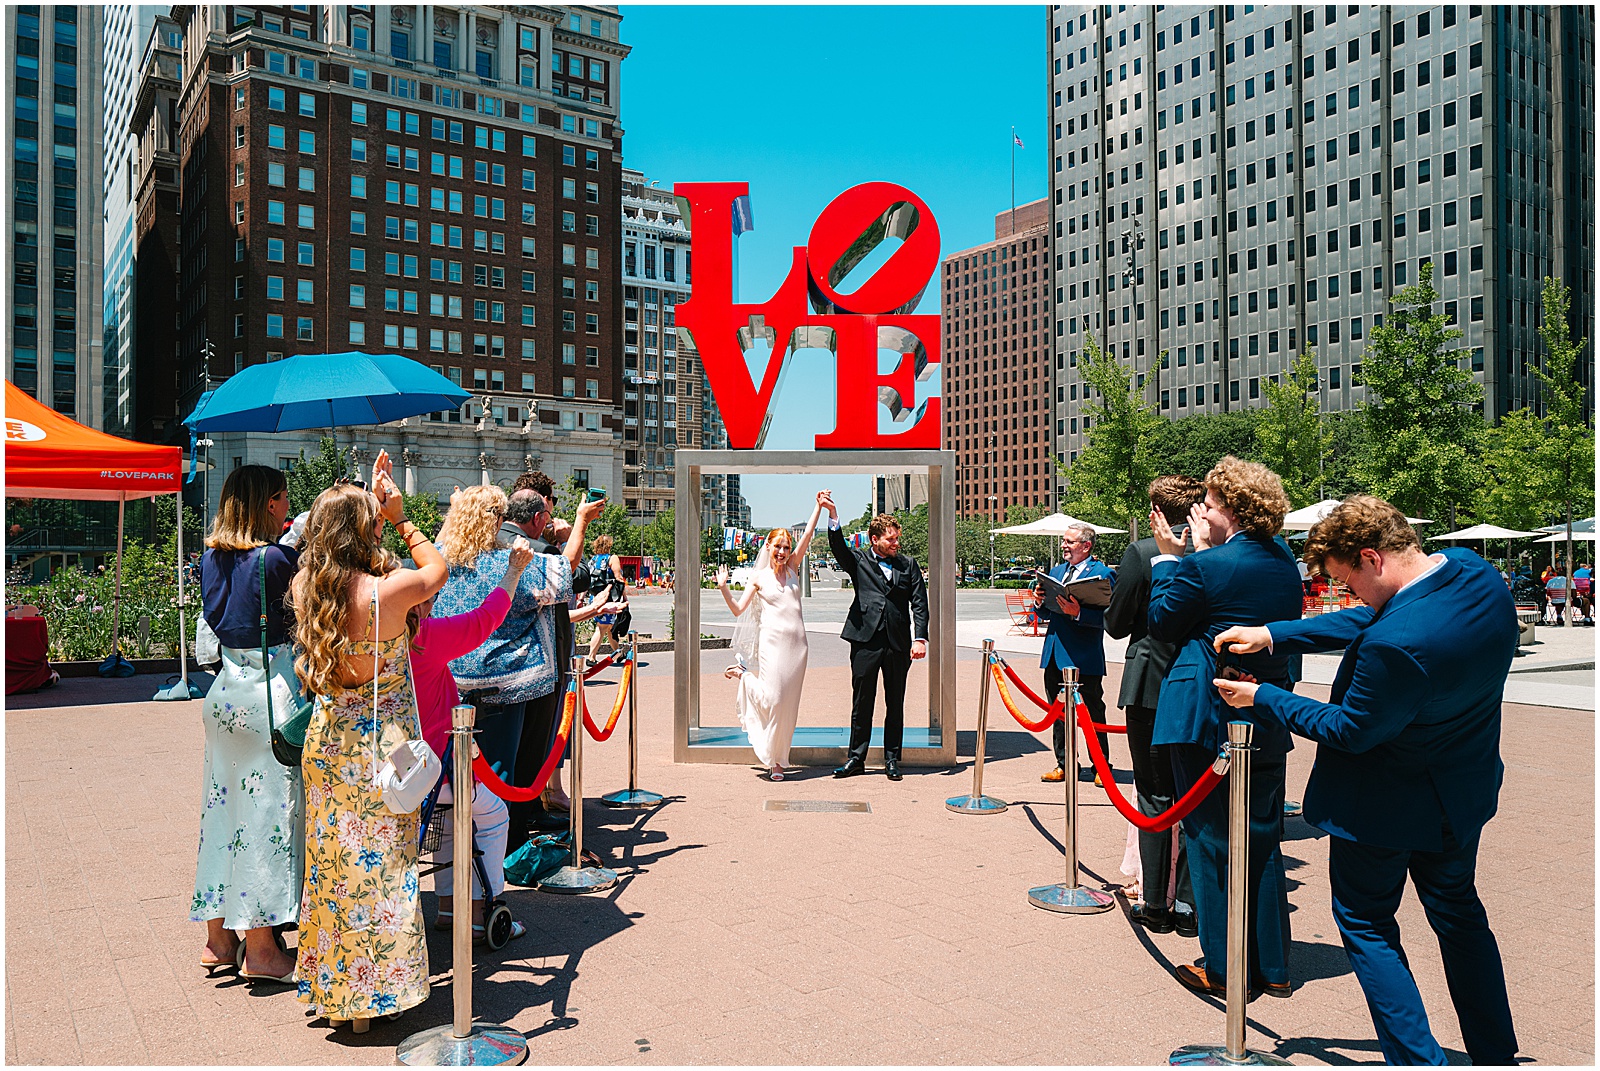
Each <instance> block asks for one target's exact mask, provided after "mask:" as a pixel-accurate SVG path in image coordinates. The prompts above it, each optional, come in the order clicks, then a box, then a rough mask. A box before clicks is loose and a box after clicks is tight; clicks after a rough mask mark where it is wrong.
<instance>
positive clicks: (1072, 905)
mask: <svg viewBox="0 0 1600 1071" xmlns="http://www.w3.org/2000/svg"><path fill="white" fill-rule="evenodd" d="M1061 683H1062V685H1063V687H1064V688H1065V689H1066V700H1065V702H1066V707H1065V709H1064V710H1063V711H1062V715H1061V716H1062V718H1064V719H1065V720H1066V731H1067V762H1066V763H1065V765H1063V766H1062V770H1063V771H1064V772H1065V773H1066V776H1065V777H1064V778H1062V780H1063V781H1064V782H1065V784H1066V804H1067V806H1066V822H1065V825H1064V827H1063V831H1062V837H1061V843H1062V846H1063V847H1064V848H1065V849H1066V850H1065V852H1064V853H1063V854H1064V855H1065V856H1066V866H1067V878H1066V881H1064V882H1063V883H1062V884H1060V885H1040V886H1038V887H1037V888H1033V889H1029V890H1028V902H1029V903H1031V904H1032V905H1033V906H1034V907H1042V908H1044V909H1045V910H1046V911H1060V912H1062V913H1063V914H1068V915H1095V914H1099V913H1100V912H1102V911H1109V910H1111V906H1112V905H1113V904H1115V903H1116V901H1115V900H1113V899H1112V898H1111V897H1110V896H1107V895H1106V894H1105V893H1103V892H1100V891H1099V890H1098V889H1091V888H1089V887H1088V886H1085V885H1081V884H1079V883H1078V733H1077V729H1076V723H1077V713H1078V670H1077V667H1075V666H1068V667H1067V668H1065V669H1063V670H1062V671H1061Z"/></svg>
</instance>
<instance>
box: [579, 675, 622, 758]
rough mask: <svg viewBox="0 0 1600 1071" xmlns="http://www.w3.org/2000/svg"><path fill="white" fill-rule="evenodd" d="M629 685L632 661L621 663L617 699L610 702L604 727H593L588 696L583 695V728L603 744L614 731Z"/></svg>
mask: <svg viewBox="0 0 1600 1071" xmlns="http://www.w3.org/2000/svg"><path fill="white" fill-rule="evenodd" d="M631 687H633V663H632V662H624V663H623V665H622V684H621V686H620V687H618V688H617V701H616V702H615V703H614V704H612V707H611V717H610V718H609V719H608V720H607V721H606V727H605V728H604V729H597V728H595V724H594V721H593V720H591V719H590V717H589V701H588V697H587V696H585V697H584V703H583V725H584V728H586V729H588V730H589V735H590V736H592V737H594V738H595V739H596V740H598V741H599V742H600V743H602V744H603V743H605V742H606V741H607V740H609V739H611V734H612V733H614V732H616V729H617V718H618V717H619V716H620V715H621V714H622V704H623V703H624V702H626V701H627V698H628V689H629V688H631Z"/></svg>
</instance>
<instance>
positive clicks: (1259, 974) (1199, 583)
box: [1149, 456, 1300, 997]
mask: <svg viewBox="0 0 1600 1071" xmlns="http://www.w3.org/2000/svg"><path fill="white" fill-rule="evenodd" d="M1204 482H1205V487H1206V497H1205V500H1204V502H1202V503H1200V504H1197V505H1196V506H1195V507H1194V508H1193V509H1192V510H1191V511H1190V513H1189V531H1190V532H1191V534H1192V535H1193V537H1194V546H1195V552H1194V553H1193V554H1189V555H1188V556H1186V557H1182V558H1180V557H1179V555H1181V554H1182V553H1183V538H1182V536H1179V535H1175V534H1174V533H1173V531H1172V525H1171V524H1170V523H1169V522H1168V521H1167V518H1166V517H1165V516H1164V515H1163V514H1162V513H1161V511H1160V510H1155V509H1153V510H1151V511H1150V527H1151V530H1152V532H1153V533H1154V534H1155V538H1156V546H1157V549H1158V550H1159V551H1160V553H1159V554H1158V555H1157V556H1156V557H1155V558H1153V559H1152V560H1151V563H1150V611H1149V613H1150V637H1151V638H1152V639H1155V640H1162V641H1165V642H1167V643H1175V644H1178V645H1179V648H1178V655H1177V657H1176V658H1175V659H1174V660H1173V663H1172V668H1171V669H1169V670H1167V677H1166V680H1165V681H1164V682H1162V685H1161V697H1160V699H1158V700H1157V703H1156V721H1155V732H1154V734H1153V739H1152V741H1151V743H1152V744H1154V745H1156V746H1160V745H1163V744H1169V745H1172V746H1171V748H1170V750H1169V753H1170V754H1171V756H1172V773H1173V781H1174V785H1173V788H1174V791H1176V792H1177V794H1178V795H1180V796H1181V795H1183V794H1184V793H1185V792H1187V791H1188V790H1189V788H1190V786H1192V785H1193V784H1194V783H1195V781H1196V780H1197V779H1198V778H1199V777H1200V775H1201V774H1202V773H1203V772H1204V771H1205V770H1206V768H1207V767H1209V766H1210V765H1211V763H1212V762H1213V760H1215V759H1216V757H1217V749H1218V747H1219V746H1220V745H1221V744H1222V743H1223V742H1224V741H1225V740H1226V739H1227V724H1228V721H1229V720H1231V719H1235V718H1239V717H1247V716H1249V712H1248V711H1232V710H1230V709H1229V707H1228V705H1227V704H1226V703H1224V702H1223V700H1222V696H1221V695H1220V694H1218V692H1217V689H1216V688H1215V687H1214V686H1213V685H1212V680H1213V679H1214V678H1216V677H1217V676H1218V674H1219V672H1220V673H1222V674H1224V675H1240V676H1246V675H1247V676H1248V677H1250V678H1253V679H1255V680H1258V681H1263V682H1271V683H1273V684H1279V685H1281V686H1282V687H1284V688H1292V687H1293V682H1292V681H1291V680H1290V676H1289V658H1288V655H1286V654H1284V653H1282V652H1279V653H1277V654H1274V653H1272V652H1270V651H1261V652H1259V653H1256V654H1248V655H1244V656H1242V657H1239V658H1238V659H1237V662H1238V664H1237V665H1231V664H1230V665H1228V666H1226V667H1220V668H1219V667H1218V666H1217V658H1216V654H1215V652H1214V651H1213V650H1212V647H1211V641H1212V640H1213V639H1215V638H1216V636H1217V634H1218V633H1220V632H1222V630H1223V629H1226V628H1229V627H1231V626H1234V625H1265V624H1266V623H1267V622H1269V621H1285V620H1293V619H1295V618H1298V617H1299V616H1300V570H1299V569H1298V567H1297V566H1296V565H1295V559H1294V555H1293V554H1292V553H1291V552H1290V550H1289V546H1288V544H1287V543H1285V542H1284V541H1283V540H1282V539H1279V538H1277V534H1278V530H1279V529H1280V528H1281V527H1282V526H1283V517H1284V514H1285V513H1287V512H1288V511H1289V499H1288V497H1287V496H1286V495H1285V494H1284V493H1283V483H1282V481H1281V480H1279V479H1278V476H1277V474H1276V473H1274V472H1273V471H1272V470H1271V469H1269V468H1267V467H1266V466H1265V465H1258V464H1255V463H1253V462H1249V461H1241V460H1239V459H1238V458H1236V457H1232V456H1228V457H1224V458H1223V459H1222V460H1221V461H1219V462H1217V464H1216V466H1215V467H1214V468H1213V469H1212V470H1211V471H1210V472H1208V473H1207V474H1206V478H1205V481H1204ZM1235 679H1237V676H1236V677H1235ZM1254 743H1255V746H1256V752H1255V758H1254V759H1253V760H1252V761H1253V763H1254V769H1253V771H1252V776H1251V779H1250V800H1249V808H1250V873H1249V874H1248V875H1247V878H1248V881H1249V892H1248V896H1249V904H1250V922H1251V926H1250V934H1249V937H1248V941H1247V949H1248V956H1247V965H1248V968H1249V977H1248V982H1247V985H1248V987H1249V991H1250V993H1252V994H1256V993H1260V992H1265V993H1267V994H1268V995H1269V996H1275V997H1287V996H1288V995H1289V994H1290V982H1289V966H1288V949H1289V906H1288V900H1287V898H1286V892H1285V888H1284V882H1283V879H1282V874H1283V859H1282V855H1281V854H1280V852H1279V850H1278V842H1279V841H1280V840H1281V839H1282V836H1283V778H1284V765H1285V758H1286V756H1287V754H1288V752H1289V748H1290V747H1291V746H1292V745H1291V743H1290V741H1289V733H1288V730H1287V729H1285V728H1284V727H1283V725H1282V723H1281V722H1275V721H1272V720H1270V719H1266V720H1262V721H1260V722H1258V723H1257V724H1256V729H1255V740H1254ZM1183 829H1184V833H1185V834H1187V836H1188V838H1189V876H1190V879H1191V880H1192V882H1193V885H1194V894H1195V913H1196V915H1197V916H1198V921H1199V924H1200V948H1201V951H1202V952H1204V953H1205V966H1204V967H1192V966H1189V965H1188V964H1182V965H1180V966H1179V967H1178V968H1177V969H1176V970H1175V971H1174V972H1173V973H1174V974H1175V975H1176V976H1177V979H1178V981H1179V982H1181V983H1182V984H1183V985H1185V986H1186V987H1188V988H1189V989H1192V990H1196V991H1198V992H1202V993H1212V994H1221V993H1225V992H1226V982H1227V979H1226V977H1225V976H1226V974H1227V967H1228V956H1227V948H1226V944H1227V940H1226V938H1227V921H1228V911H1227V895H1226V885H1227V874H1228V795H1227V790H1226V789H1224V788H1220V787H1219V789H1218V790H1217V791H1215V792H1213V793H1211V794H1210V795H1209V796H1207V797H1206V798H1205V800H1204V801H1203V802H1202V803H1201V804H1200V806H1199V807H1196V808H1195V809H1194V811H1193V812H1191V813H1190V815H1189V817H1188V818H1185V819H1184V820H1183Z"/></svg>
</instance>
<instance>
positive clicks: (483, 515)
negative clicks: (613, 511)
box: [433, 485, 572, 781]
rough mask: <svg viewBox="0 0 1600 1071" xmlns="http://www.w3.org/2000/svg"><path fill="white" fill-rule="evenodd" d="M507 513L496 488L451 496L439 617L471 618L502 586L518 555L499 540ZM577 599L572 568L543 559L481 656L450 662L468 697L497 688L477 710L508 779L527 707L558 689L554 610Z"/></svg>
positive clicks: (483, 745)
mask: <svg viewBox="0 0 1600 1071" xmlns="http://www.w3.org/2000/svg"><path fill="white" fill-rule="evenodd" d="M505 513H506V494H505V492H504V491H502V490H501V489H500V488H498V487H495V486H493V485H483V486H478V487H468V488H466V489H464V490H458V491H456V493H455V494H453V495H451V496H450V512H449V514H448V515H447V516H446V517H445V521H444V527H443V528H441V529H440V531H439V552H440V553H441V554H443V555H444V560H445V561H446V563H448V564H449V566H450V579H449V580H447V581H445V585H444V590H443V591H441V592H439V596H438V598H437V599H435V600H434V606H433V612H434V614H435V615H436V616H439V617H449V616H453V615H455V614H462V613H467V612H469V611H471V610H476V609H477V608H478V607H479V606H482V605H483V600H484V599H486V598H488V596H489V593H490V592H491V591H493V590H494V589H495V588H496V587H498V586H499V584H500V579H501V577H502V576H504V575H505V571H506V563H507V561H508V560H509V557H510V554H511V551H510V550H509V549H508V548H506V547H501V546H498V545H497V543H496V535H497V534H498V532H499V530H500V525H501V522H502V521H503V520H504V518H505ZM571 598H572V566H571V565H570V564H569V563H568V561H567V559H566V558H564V557H561V556H559V555H554V554H536V555H534V558H533V561H532V562H531V563H529V565H528V567H527V568H526V569H525V570H524V571H523V573H522V581H521V583H519V584H518V585H517V590H516V593H515V594H514V595H513V596H512V599H511V611H510V612H509V613H508V614H506V619H505V622H504V623H503V624H501V625H500V627H499V628H497V629H495V630H494V632H492V633H491V634H490V635H489V638H488V639H487V640H485V641H484V643H483V645H482V646H480V647H479V648H478V649H477V650H475V651H473V652H471V653H469V654H465V655H462V656H461V657H460V658H457V659H456V660H454V661H453V662H451V663H450V671H451V673H453V674H454V675H455V678H456V683H457V685H458V686H459V687H460V689H461V691H463V692H466V691H470V690H471V689H474V688H498V689H499V691H498V692H496V693H495V694H494V696H493V698H492V701H490V702H487V703H479V704H478V717H477V726H478V730H479V732H478V747H479V749H480V750H481V751H482V752H483V755H484V757H485V758H486V759H488V760H489V764H490V765H491V766H493V767H494V769H495V772H496V773H497V774H499V775H500V776H501V777H502V778H504V779H505V780H507V781H510V780H511V779H512V777H513V775H514V772H515V770H516V765H517V742H518V741H519V740H520V739H521V737H522V718H523V713H524V710H525V708H526V705H527V702H528V700H530V699H537V698H539V697H540V696H544V695H549V694H550V693H551V692H552V691H554V690H555V686H556V680H557V678H558V676H559V668H560V667H559V665H558V663H557V659H558V658H561V657H563V656H565V654H566V652H563V651H558V650H556V626H555V615H554V614H553V613H552V612H551V610H550V607H552V606H553V605H555V604H556V603H558V602H561V603H564V602H567V601H568V600H570V599H571Z"/></svg>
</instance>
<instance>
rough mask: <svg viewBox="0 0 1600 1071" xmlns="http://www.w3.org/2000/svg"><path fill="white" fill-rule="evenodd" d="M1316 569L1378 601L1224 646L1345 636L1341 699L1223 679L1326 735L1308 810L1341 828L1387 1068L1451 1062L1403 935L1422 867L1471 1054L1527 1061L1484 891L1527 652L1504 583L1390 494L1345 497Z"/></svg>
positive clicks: (1351, 905) (1291, 644) (1335, 874)
mask: <svg viewBox="0 0 1600 1071" xmlns="http://www.w3.org/2000/svg"><path fill="white" fill-rule="evenodd" d="M1305 558H1306V561H1307V562H1308V563H1310V564H1311V566H1312V567H1313V568H1317V569H1320V570H1321V571H1322V572H1323V573H1324V574H1326V575H1328V576H1330V577H1332V578H1334V579H1336V580H1340V581H1343V582H1344V583H1345V584H1347V585H1348V586H1349V587H1350V590H1351V591H1353V592H1354V593H1355V594H1356V595H1357V596H1358V597H1359V598H1360V599H1361V601H1362V602H1364V603H1366V606H1364V607H1357V608H1355V609H1351V610H1345V611H1343V612H1342V613H1337V614H1325V615H1321V616H1318V617H1312V618H1307V619H1306V620H1304V621H1301V620H1298V619H1296V620H1286V621H1279V622H1275V623H1273V624H1271V625H1269V626H1267V627H1265V628H1235V629H1229V630H1227V631H1225V632H1223V633H1221V634H1220V635H1218V636H1217V638H1216V644H1217V647H1218V648H1219V649H1220V648H1222V647H1223V646H1224V645H1228V646H1230V647H1231V648H1232V649H1233V650H1235V651H1241V652H1253V651H1262V650H1267V651H1272V652H1275V653H1277V654H1280V655H1281V654H1285V653H1288V652H1290V651H1297V652H1308V651H1321V650H1337V649H1339V648H1341V647H1342V648H1344V652H1345V653H1344V659H1343V661H1341V662H1340V664H1339V672H1338V675H1337V676H1336V677H1335V678H1334V682H1333V690H1332V696H1331V702H1328V703H1320V702H1317V701H1316V700H1314V699H1311V698H1309V697H1306V696H1301V695H1295V694H1294V693H1292V692H1288V691H1285V690H1284V689H1282V688H1278V687H1274V686H1273V685H1270V684H1261V685H1259V686H1258V685H1256V684H1253V683H1249V682H1238V683H1234V682H1229V681H1217V682H1216V686H1217V688H1218V690H1219V691H1220V692H1221V693H1222V695H1223V697H1224V698H1225V699H1226V700H1227V702H1229V703H1230V704H1232V705H1234V706H1250V705H1251V704H1252V703H1253V704H1254V713H1255V716H1256V718H1257V719H1258V720H1265V719H1266V718H1270V719H1272V720H1273V721H1274V722H1276V723H1277V724H1279V725H1282V726H1286V727H1287V728H1289V729H1290V730H1292V731H1294V732H1295V733H1298V734H1299V735H1301V736H1304V737H1307V738H1309V739H1312V740H1315V741H1316V742H1317V761H1316V765H1315V766H1314V767H1313V768H1312V771H1311V781H1310V783H1309V784H1308V785H1307V786H1306V798H1305V818H1306V821H1308V822H1310V823H1311V824H1312V825H1315V826H1317V827H1318V828H1320V829H1323V830H1325V831H1327V832H1328V833H1329V834H1331V836H1330V839H1329V841H1328V880H1329V885H1330V886H1331V890H1332V894H1333V895H1332V900H1333V916H1334V920H1335V921H1336V922H1337V923H1338V925H1339V934H1340V936H1341V937H1342V938H1343V940H1344V947H1345V951H1346V952H1348V953H1349V955H1350V965H1351V967H1352V968H1353V969H1354V971H1355V974H1356V978H1357V979H1358V980H1359V981H1360V982H1361V988H1362V990H1363V991H1365V993H1366V996H1367V1007H1368V1008H1369V1009H1370V1010H1371V1012H1372V1022H1373V1025H1374V1026H1375V1027H1376V1028H1377V1031H1378V1042H1379V1044H1380V1045H1381V1046H1382V1048H1383V1055H1384V1059H1385V1060H1386V1061H1388V1062H1389V1063H1391V1064H1443V1063H1445V1062H1446V1060H1445V1054H1444V1050H1443V1049H1441V1048H1440V1047H1439V1043H1438V1042H1437V1041H1436V1040H1434V1037H1433V1034H1432V1032H1431V1031H1430V1030H1429V1028H1428V1015H1427V1011H1426V1010H1425V1009H1424V1008H1423V1006H1422V996H1421V994H1420V993H1419V992H1418V991H1417V983H1416V981H1415V979H1414V978H1413V977H1412V974H1411V968H1410V967H1409V966H1408V965H1407V963H1406V955H1405V952H1404V950H1403V949H1402V948H1401V946H1400V927H1399V925H1398V924H1397V923H1396V922H1395V909H1396V908H1398V907H1399V905H1400V898H1401V896H1402V895H1403V894H1404V892H1405V882H1406V875H1407V874H1408V873H1409V874H1410V875H1411V880H1412V883H1413V884H1414V885H1415V886H1416V889H1417V898H1418V899H1419V900H1421V901H1422V907H1423V910H1424V911H1425V912H1426V913H1427V917H1428V924H1429V925H1430V926H1432V927H1433V931H1434V934H1435V935H1436V936H1437V937H1438V939H1439V951H1440V954H1441V955H1442V957H1443V959H1444V973H1445V980H1446V982H1448V983H1449V987H1450V999H1451V1002H1452V1003H1453V1004H1454V1005H1455V1009H1456V1017H1457V1019H1458V1020H1459V1021H1460V1025H1461V1036H1462V1039H1463V1040H1464V1041H1465V1042H1466V1046H1467V1055H1468V1056H1470V1057H1471V1058H1472V1062H1473V1063H1474V1064H1499V1065H1506V1064H1511V1063H1514V1062H1515V1058H1516V1054H1517V1038H1516V1033H1515V1031H1514V1030H1513V1029H1512V1025H1511V1005H1510V1003H1509V1001H1508V999H1507V997H1506V979H1505V970H1504V968H1503V967H1502V966H1501V962H1500V949H1499V947H1498V945H1496V943H1495V939H1494V934H1493V933H1492V932H1491V931H1490V929H1489V918H1488V915H1487V914H1486V913H1485V911H1484V909H1483V904H1482V902H1481V901H1480V900H1479V899H1478V892H1477V889H1476V887H1475V886H1474V884H1473V882H1474V875H1475V872H1476V868H1477V859H1478V839H1479V835H1480V834H1481V833H1482V830H1483V827H1484V825H1485V823H1487V822H1488V821H1489V819H1490V818H1492V817H1493V816H1494V813H1495V809H1496V807H1497V805H1498V802H1499V796H1500V783H1501V780H1502V779H1503V776H1504V772H1505V767H1504V765H1503V764H1502V763H1501V761H1500V704H1501V701H1502V699H1503V697H1504V692H1505V683H1506V674H1507V672H1508V671H1509V670H1510V668H1511V659H1512V656H1513V655H1514V654H1515V652H1516V649H1517V615H1516V609H1515V607H1514V606H1513V604H1512V601H1511V595H1510V593H1509V592H1508V591H1507V590H1506V585H1505V582H1504V581H1503V580H1502V579H1501V577H1500V575H1499V574H1498V573H1496V572H1495V571H1494V569H1492V568H1491V567H1490V566H1489V565H1488V564H1487V563H1485V562H1484V561H1483V559H1482V558H1480V557H1478V556H1477V555H1476V554H1474V553H1473V552H1472V551H1470V550H1460V549H1455V548H1452V549H1449V550H1446V551H1444V552H1442V553H1440V554H1434V555H1431V556H1430V555H1425V554H1423V553H1422V549H1421V546H1420V544H1419V543H1418V541H1417V536H1416V533H1415V532H1414V531H1413V530H1412V529H1411V526H1410V525H1409V524H1407V523H1406V519H1405V516H1404V515H1403V514H1402V513H1401V512H1400V511H1399V510H1397V509H1395V508H1394V507H1393V506H1391V505H1390V504H1389V503H1387V502H1384V501H1383V500H1382V499H1378V498H1372V497H1369V496H1366V495H1355V496H1352V497H1350V498H1347V499H1345V501H1344V503H1343V504H1341V505H1340V506H1338V507H1337V508H1335V509H1334V510H1333V512H1332V513H1330V514H1329V515H1328V516H1327V517H1326V518H1325V519H1324V520H1322V521H1321V522H1320V523H1319V524H1318V525H1317V526H1316V527H1315V528H1313V529H1312V530H1311V533H1310V536H1309V537H1308V538H1307V540H1306V550H1305Z"/></svg>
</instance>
